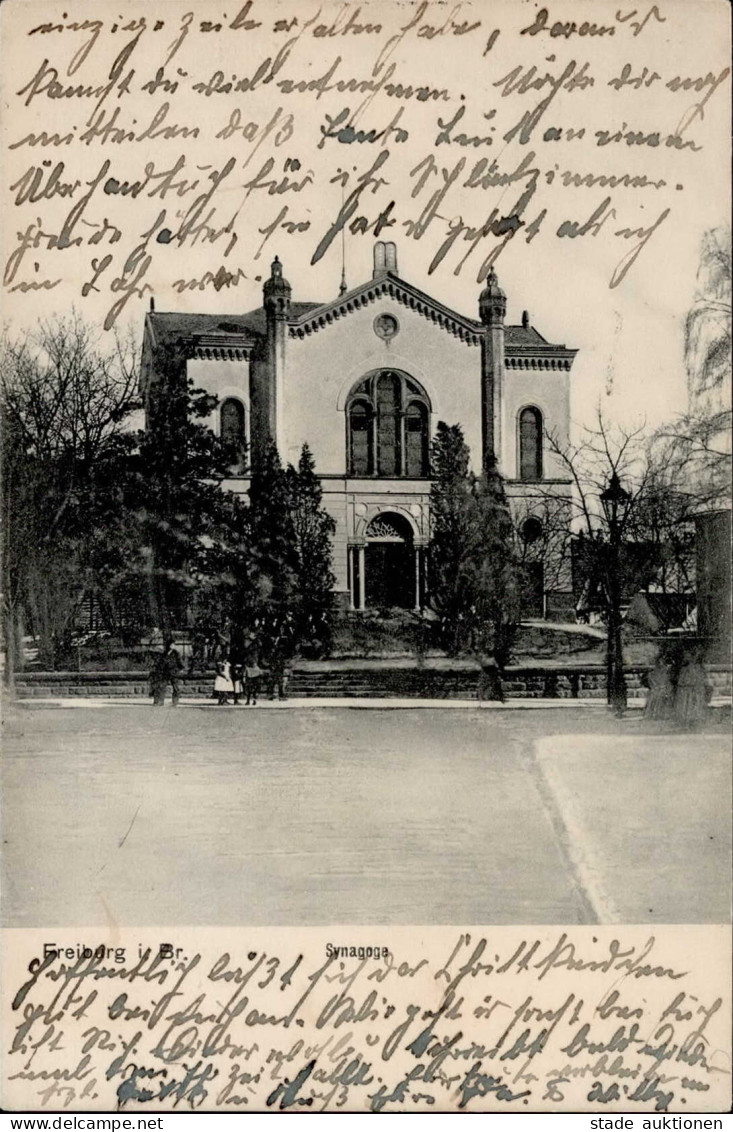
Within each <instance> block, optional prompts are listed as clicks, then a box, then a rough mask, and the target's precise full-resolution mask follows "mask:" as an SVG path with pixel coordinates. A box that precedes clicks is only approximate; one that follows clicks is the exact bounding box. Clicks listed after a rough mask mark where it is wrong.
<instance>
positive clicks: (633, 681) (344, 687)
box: [16, 662, 731, 700]
mask: <svg viewBox="0 0 733 1132" xmlns="http://www.w3.org/2000/svg"><path fill="white" fill-rule="evenodd" d="M645 671H646V670H645V669H644V668H632V669H629V670H627V673H626V678H627V684H628V688H629V696H630V698H632V699H633V698H639V697H644V696H645V695H646V689H645V685H644V677H645ZM708 672H709V676H710V679H711V683H712V684H713V687H714V695H716V696H726V695H730V692H731V671H730V668H729V667H725V666H723V665H716V666H710V667H709V669H708ZM605 679H606V678H605V671H604V670H603V668H602V667H600V666H599V667H590V666H585V667H570V666H567V667H563V668H557V667H553V668H550V667H546V668H541V667H537V666H533V667H520V666H517V665H513V666H511V667H510V668H508V669H507V671H506V674H505V680H504V690H505V694H506V696H507V698H508V699H539V698H543V699H545V698H559V699H571V698H579V699H604V698H605V694H606V692H605ZM213 683H214V676H213V673H211V674H204V675H196V676H191V677H184V678H183V679H182V680H181V695H182V697H183V698H185V699H199V700H206V699H211V698H212V691H213ZM477 685H478V674H477V672H476V670H475V669H473V668H470V667H467V666H465V665H456V666H455V667H453V668H452V667H450V666H445V667H441V668H439V669H436V668H430V667H422V668H421V667H417V666H412V665H399V666H396V665H390V664H385V663H378V662H372V664H371V665H369V666H368V667H362V666H359V665H356V664H354V663H353V662H352V663H351V664H350V665H349V666H348V667H346V666H344V665H339V664H338V663H328V662H320V663H314V664H309V663H304V664H302V665H299V666H298V667H297V668H296V670H295V672H294V673H293V676H292V679H291V682H290V687H289V693H290V695H291V696H293V697H301V696H302V697H314V696H316V697H329V698H330V697H336V698H340V697H343V698H354V697H366V698H371V697H386V698H390V697H404V698H424V699H474V698H476V697H477ZM16 691H17V695H18V697H19V698H21V699H26V698H31V697H32V698H38V699H65V698H70V697H76V696H80V697H91V696H104V697H110V696H113V697H147V696H148V695H149V691H148V680H147V675H146V674H145V673H143V672H119V673H115V672H33V673H28V672H26V673H22V674H20V675H18V677H17V678H16ZM263 691H264V692H265V693H266V688H265V689H263Z"/></svg>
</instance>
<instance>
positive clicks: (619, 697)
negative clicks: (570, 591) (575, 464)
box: [601, 471, 631, 716]
mask: <svg viewBox="0 0 733 1132" xmlns="http://www.w3.org/2000/svg"><path fill="white" fill-rule="evenodd" d="M630 503H631V496H630V495H629V493H628V491H624V489H623V488H622V486H621V481H620V480H619V478H618V475H617V474H616V472H615V471H614V472H613V474H612V476H611V479H610V481H609V484H608V487H607V488H606V490H605V491H603V492H601V505H602V507H603V514H604V515H605V516H606V523H607V525H608V540H609V546H610V555H609V558H608V563H607V568H606V576H607V578H608V645H607V650H606V671H607V697H608V702H609V704H610V705H611V707H612V708H613V710H614V712H615V713H616V715H619V716H620V715H623V713H624V711H625V710H626V703H627V698H626V678H625V676H624V654H623V645H622V641H621V534H622V531H623V526H624V520H625V519H626V516H627V514H628V510H629V505H630Z"/></svg>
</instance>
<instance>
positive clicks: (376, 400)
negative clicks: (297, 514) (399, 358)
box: [346, 370, 430, 479]
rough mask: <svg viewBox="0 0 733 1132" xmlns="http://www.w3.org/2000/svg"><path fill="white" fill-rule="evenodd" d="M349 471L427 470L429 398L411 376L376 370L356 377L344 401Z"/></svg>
mask: <svg viewBox="0 0 733 1132" xmlns="http://www.w3.org/2000/svg"><path fill="white" fill-rule="evenodd" d="M346 420H347V466H348V470H349V475H351V476H389V477H393V476H409V477H410V478H411V479H424V478H426V477H427V476H428V475H429V466H428V451H429V443H430V402H429V400H428V397H427V395H426V393H425V391H424V390H423V389H422V388H421V387H420V386H419V385H418V384H417V382H416V381H414V380H413V379H412V378H409V377H407V376H406V375H405V374H403V373H399V372H397V371H395V370H380V371H378V372H377V373H374V374H371V375H370V376H369V377H367V378H365V379H363V380H362V381H360V382H359V384H358V385H357V386H355V388H354V389H352V391H351V395H350V397H349V399H348V401H347V403H346Z"/></svg>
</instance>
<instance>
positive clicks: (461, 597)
mask: <svg viewBox="0 0 733 1132" xmlns="http://www.w3.org/2000/svg"><path fill="white" fill-rule="evenodd" d="M468 461H469V449H468V445H467V444H466V442H465V440H464V438H463V430H462V429H461V426H460V425H446V424H445V423H444V422H443V421H439V422H438V429H437V433H436V436H435V439H434V440H433V443H432V445H431V452H430V463H431V468H432V474H433V482H432V486H431V489H430V514H431V526H432V531H431V541H430V554H429V592H430V596H431V601H432V603H433V605H434V606H435V608H436V611H437V612H438V614H439V615H440V622H441V636H442V638H443V643H444V644H445V646H446V648H447V649H448V651H449V652H451V653H457V652H460V650H461V648H463V647H464V646H465V645H466V644H467V631H468V625H467V622H466V618H467V615H468V611H469V609H470V606H471V593H470V584H469V574H470V571H469V566H470V545H471V539H470V517H471V507H470V503H471V480H470V476H469V471H468Z"/></svg>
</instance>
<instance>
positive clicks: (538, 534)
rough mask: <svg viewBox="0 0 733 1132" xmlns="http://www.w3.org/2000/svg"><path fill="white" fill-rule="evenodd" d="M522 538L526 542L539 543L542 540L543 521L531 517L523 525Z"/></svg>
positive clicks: (534, 516)
mask: <svg viewBox="0 0 733 1132" xmlns="http://www.w3.org/2000/svg"><path fill="white" fill-rule="evenodd" d="M522 538H523V539H524V541H525V542H530V543H531V542H537V540H538V539H540V538H542V520H541V519H538V518H537V516H536V515H530V517H529V518H528V519H525V520H524V522H523V523H522Z"/></svg>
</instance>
